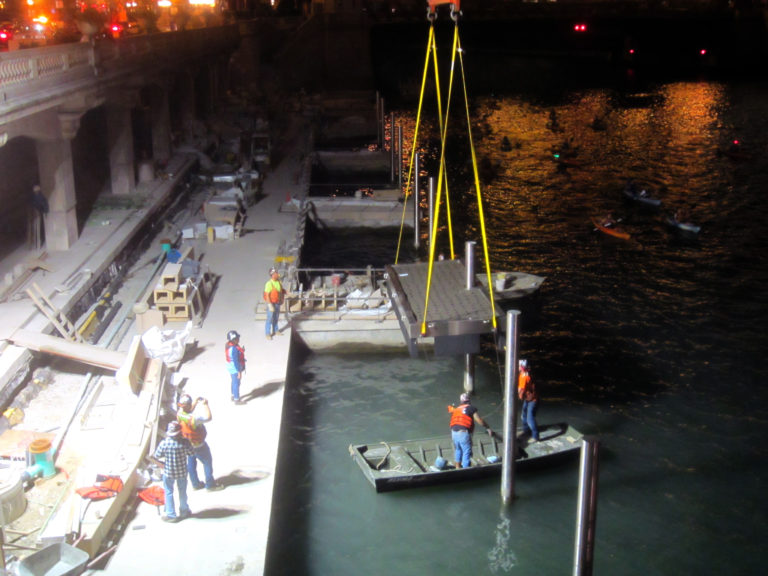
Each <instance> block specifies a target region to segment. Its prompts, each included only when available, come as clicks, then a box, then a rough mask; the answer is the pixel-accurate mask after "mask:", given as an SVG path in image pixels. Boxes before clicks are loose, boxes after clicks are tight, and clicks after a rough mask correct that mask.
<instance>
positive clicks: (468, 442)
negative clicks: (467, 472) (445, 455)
mask: <svg viewBox="0 0 768 576" xmlns="http://www.w3.org/2000/svg"><path fill="white" fill-rule="evenodd" d="M459 402H460V404H459V405H458V406H453V405H450V406H448V412H449V413H450V415H451V439H452V440H453V447H454V450H455V458H456V466H457V467H459V468H469V467H470V466H471V465H472V432H473V431H474V429H475V422H477V423H478V424H480V426H483V427H484V428H485V429H486V430H488V434H489V435H491V436H493V430H491V427H490V426H488V424H487V423H486V422H485V420H483V419H482V418H481V417H480V415H479V414H478V413H477V408H475V407H474V406H472V402H471V399H470V397H469V394H467V393H466V392H464V393H463V394H462V395H461V397H460V398H459Z"/></svg>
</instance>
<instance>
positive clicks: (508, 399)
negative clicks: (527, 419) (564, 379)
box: [501, 310, 520, 506]
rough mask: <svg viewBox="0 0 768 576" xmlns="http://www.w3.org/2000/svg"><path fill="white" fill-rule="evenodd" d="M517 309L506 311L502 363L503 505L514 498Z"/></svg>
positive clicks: (507, 504) (518, 313)
mask: <svg viewBox="0 0 768 576" xmlns="http://www.w3.org/2000/svg"><path fill="white" fill-rule="evenodd" d="M519 315H520V311H519V310H508V311H507V342H506V348H507V349H506V353H505V365H504V455H503V457H502V460H501V501H502V503H503V504H504V505H505V506H509V505H510V504H512V500H513V499H514V498H515V456H516V455H517V385H516V383H517V346H518V322H517V320H518V318H517V317H518V316H519Z"/></svg>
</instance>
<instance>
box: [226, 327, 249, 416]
mask: <svg viewBox="0 0 768 576" xmlns="http://www.w3.org/2000/svg"><path fill="white" fill-rule="evenodd" d="M224 357H225V358H226V360H227V372H229V377H230V392H231V394H232V395H231V397H230V398H231V399H232V402H234V403H235V404H242V403H243V401H242V400H240V382H242V380H243V372H245V348H243V347H242V346H240V334H238V333H237V332H236V331H235V330H230V331H229V332H227V343H226V344H225V345H224Z"/></svg>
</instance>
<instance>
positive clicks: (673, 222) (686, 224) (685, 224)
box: [666, 217, 701, 235]
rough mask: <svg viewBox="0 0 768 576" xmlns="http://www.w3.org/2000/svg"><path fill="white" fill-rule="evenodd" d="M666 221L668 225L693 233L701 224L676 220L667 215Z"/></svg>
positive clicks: (696, 231)
mask: <svg viewBox="0 0 768 576" xmlns="http://www.w3.org/2000/svg"><path fill="white" fill-rule="evenodd" d="M666 221H667V224H668V225H669V226H672V227H673V228H676V229H677V230H679V231H680V232H685V233H687V234H691V235H695V234H698V233H699V231H700V230H701V226H696V224H693V223H691V222H678V221H677V220H675V218H674V217H668V218H667V220H666Z"/></svg>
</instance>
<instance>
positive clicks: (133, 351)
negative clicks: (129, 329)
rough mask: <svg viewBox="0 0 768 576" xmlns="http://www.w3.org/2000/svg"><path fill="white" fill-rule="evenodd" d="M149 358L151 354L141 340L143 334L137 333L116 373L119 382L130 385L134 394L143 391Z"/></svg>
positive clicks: (122, 384)
mask: <svg viewBox="0 0 768 576" xmlns="http://www.w3.org/2000/svg"><path fill="white" fill-rule="evenodd" d="M148 360H149V356H148V354H147V350H146V348H144V344H142V342H141V336H140V335H138V334H136V335H135V336H134V337H133V340H131V345H130V347H129V348H128V354H126V355H125V357H124V361H123V363H122V364H121V365H120V366H119V367H118V370H117V373H116V374H115V378H116V379H117V381H118V383H119V384H120V385H121V386H128V387H130V389H131V390H132V391H133V393H134V394H138V393H139V392H140V391H141V387H142V382H143V379H144V372H145V370H146V368H147V361H148Z"/></svg>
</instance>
